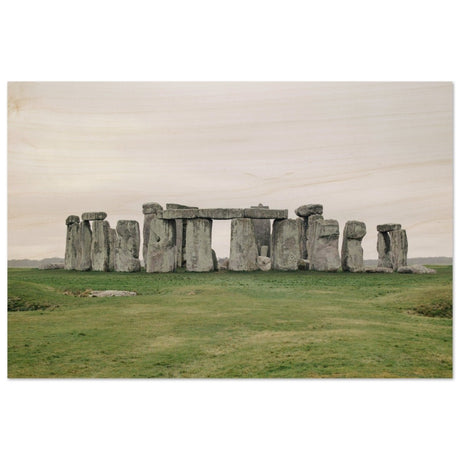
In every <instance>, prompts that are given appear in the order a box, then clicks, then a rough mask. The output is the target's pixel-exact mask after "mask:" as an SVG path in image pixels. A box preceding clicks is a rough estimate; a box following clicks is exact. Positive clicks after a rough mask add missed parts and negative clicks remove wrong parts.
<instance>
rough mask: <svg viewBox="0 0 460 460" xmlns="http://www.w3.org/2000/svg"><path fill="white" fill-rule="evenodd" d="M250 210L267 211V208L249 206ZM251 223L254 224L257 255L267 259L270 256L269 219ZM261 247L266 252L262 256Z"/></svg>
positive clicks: (260, 205) (254, 220) (256, 220)
mask: <svg viewBox="0 0 460 460" xmlns="http://www.w3.org/2000/svg"><path fill="white" fill-rule="evenodd" d="M251 209H269V207H268V206H264V205H263V204H262V203H260V204H259V206H251ZM252 222H253V224H254V234H255V236H256V244H257V250H258V251H259V255H261V256H264V257H268V256H270V251H269V248H270V236H271V235H270V230H271V223H270V219H253V221H252ZM263 247H266V248H267V252H266V253H264V254H262V248H263Z"/></svg>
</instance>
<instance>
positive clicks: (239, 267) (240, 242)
mask: <svg viewBox="0 0 460 460" xmlns="http://www.w3.org/2000/svg"><path fill="white" fill-rule="evenodd" d="M254 220H256V219H247V218H236V219H232V229H231V239H230V259H229V262H228V269H229V270H231V271H254V270H257V269H258V266H257V256H258V255H259V251H258V249H257V242H256V235H255V229H254V223H253V221H254Z"/></svg>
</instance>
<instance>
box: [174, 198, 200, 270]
mask: <svg viewBox="0 0 460 460" xmlns="http://www.w3.org/2000/svg"><path fill="white" fill-rule="evenodd" d="M166 209H167V210H168V209H198V208H197V207H195V206H186V205H183V204H177V203H166ZM175 220H176V257H177V261H176V263H177V266H178V267H182V266H183V265H184V263H185V240H186V237H187V235H186V232H187V219H175Z"/></svg>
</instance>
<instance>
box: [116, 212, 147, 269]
mask: <svg viewBox="0 0 460 460" xmlns="http://www.w3.org/2000/svg"><path fill="white" fill-rule="evenodd" d="M114 233H115V236H116V250H115V263H114V266H115V271H117V272H138V271H139V270H140V268H141V264H140V261H139V248H140V239H141V238H140V231H139V223H138V222H137V221H135V220H119V221H118V222H117V230H116V232H115V230H114Z"/></svg>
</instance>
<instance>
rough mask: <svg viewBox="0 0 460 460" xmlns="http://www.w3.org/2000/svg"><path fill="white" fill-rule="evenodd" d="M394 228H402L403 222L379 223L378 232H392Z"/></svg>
mask: <svg viewBox="0 0 460 460" xmlns="http://www.w3.org/2000/svg"><path fill="white" fill-rule="evenodd" d="M393 230H401V224H382V225H377V231H378V232H392V231H393Z"/></svg>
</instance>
